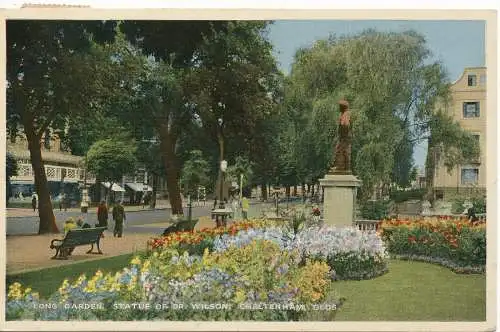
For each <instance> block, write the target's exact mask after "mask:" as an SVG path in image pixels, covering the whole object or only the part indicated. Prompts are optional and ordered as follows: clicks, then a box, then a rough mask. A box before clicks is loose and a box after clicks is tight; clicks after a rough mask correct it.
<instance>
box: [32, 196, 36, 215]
mask: <svg viewBox="0 0 500 332" xmlns="http://www.w3.org/2000/svg"><path fill="white" fill-rule="evenodd" d="M31 207H32V208H33V212H35V211H36V195H35V194H33V196H32V197H31Z"/></svg>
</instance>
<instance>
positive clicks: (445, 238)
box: [380, 219, 486, 273]
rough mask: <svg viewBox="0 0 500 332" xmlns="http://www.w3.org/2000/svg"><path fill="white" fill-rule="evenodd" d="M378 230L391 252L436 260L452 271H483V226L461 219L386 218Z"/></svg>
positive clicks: (484, 236) (484, 252)
mask: <svg viewBox="0 0 500 332" xmlns="http://www.w3.org/2000/svg"><path fill="white" fill-rule="evenodd" d="M380 233H381V236H382V238H383V240H384V241H385V243H386V245H387V249H388V250H389V253H390V254H392V255H397V256H398V257H407V258H410V257H412V258H413V259H419V260H425V261H432V262H436V263H439V264H442V265H444V266H447V267H450V268H452V269H453V270H454V271H456V272H464V273H467V272H468V271H470V272H471V273H472V272H474V271H481V270H482V271H484V266H485V264H486V229H485V227H484V225H472V224H470V223H469V222H468V221H465V220H462V219H457V220H444V219H441V220H431V221H414V222H398V221H386V222H384V223H382V225H381V227H380Z"/></svg>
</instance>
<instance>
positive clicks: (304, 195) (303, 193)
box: [301, 183, 306, 202]
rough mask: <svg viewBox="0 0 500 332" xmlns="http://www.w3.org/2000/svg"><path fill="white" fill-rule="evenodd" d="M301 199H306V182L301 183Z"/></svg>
mask: <svg viewBox="0 0 500 332" xmlns="http://www.w3.org/2000/svg"><path fill="white" fill-rule="evenodd" d="M301 186H302V200H303V201H304V202H305V201H306V184H305V183H302V185H301Z"/></svg>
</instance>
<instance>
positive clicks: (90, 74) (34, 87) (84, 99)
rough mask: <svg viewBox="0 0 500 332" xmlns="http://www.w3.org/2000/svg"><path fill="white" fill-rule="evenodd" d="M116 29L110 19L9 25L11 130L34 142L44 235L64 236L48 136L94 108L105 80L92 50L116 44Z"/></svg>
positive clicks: (32, 151)
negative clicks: (52, 191) (52, 189)
mask: <svg viewBox="0 0 500 332" xmlns="http://www.w3.org/2000/svg"><path fill="white" fill-rule="evenodd" d="M114 25H115V24H114V22H109V21H104V22H103V21H95V22H91V21H23V20H18V21H16V20H9V21H8V22H7V81H8V88H7V122H8V129H9V135H10V136H11V137H15V136H16V135H17V134H18V129H21V128H22V130H23V131H24V134H25V136H26V138H27V140H28V148H29V151H30V158H31V165H32V167H33V173H34V177H35V190H36V192H37V194H38V197H39V216H40V227H39V231H38V232H39V233H40V234H42V233H57V232H58V229H57V226H56V223H55V217H54V213H53V211H52V203H51V201H50V196H49V190H48V185H47V177H46V174H45V165H44V162H43V160H42V156H41V139H42V136H43V135H44V134H45V133H46V132H47V131H49V130H55V129H58V128H62V127H64V124H65V119H67V118H68V117H69V115H70V114H74V113H78V112H79V111H81V110H82V109H86V108H90V107H91V105H90V102H91V101H92V100H93V98H92V97H93V96H92V95H93V93H94V92H95V91H96V90H98V89H99V80H98V77H101V76H100V75H99V70H98V68H97V67H96V66H94V65H93V62H92V61H91V59H89V57H88V56H87V55H88V51H89V50H90V49H91V47H92V45H93V42H98V43H104V42H107V41H109V40H112V39H113V38H114ZM89 78H90V79H89ZM82 83H83V84H82Z"/></svg>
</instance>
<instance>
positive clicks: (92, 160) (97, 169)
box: [86, 137, 137, 192]
mask: <svg viewBox="0 0 500 332" xmlns="http://www.w3.org/2000/svg"><path fill="white" fill-rule="evenodd" d="M136 148H137V147H136V145H135V142H134V141H132V140H131V139H127V137H122V138H114V139H111V138H110V139H106V140H102V141H97V142H95V143H94V144H92V146H91V147H90V149H89V151H88V153H87V157H86V167H87V169H88V170H89V171H90V172H92V173H93V174H95V176H96V178H97V179H99V180H100V181H102V182H109V191H110V192H112V190H113V184H114V183H120V182H121V180H122V177H123V176H124V175H126V174H129V173H130V170H133V169H135V164H136V160H137V159H136V156H135V153H136Z"/></svg>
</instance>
